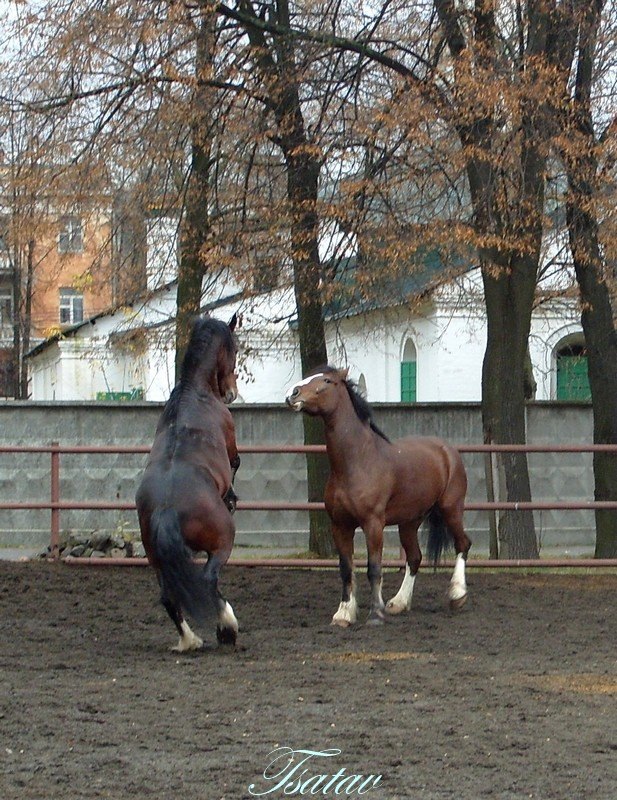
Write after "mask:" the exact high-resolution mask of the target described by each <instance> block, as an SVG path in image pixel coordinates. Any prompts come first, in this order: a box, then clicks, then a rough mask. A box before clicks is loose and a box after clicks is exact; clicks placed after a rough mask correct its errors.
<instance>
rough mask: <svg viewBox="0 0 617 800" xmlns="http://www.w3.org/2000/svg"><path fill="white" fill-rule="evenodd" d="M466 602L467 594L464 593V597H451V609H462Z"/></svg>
mask: <svg viewBox="0 0 617 800" xmlns="http://www.w3.org/2000/svg"><path fill="white" fill-rule="evenodd" d="M466 602H467V595H466V594H464V595H463V596H462V597H454V598H450V611H460V609H461V608H462V607H463V606H464V605H465V603H466Z"/></svg>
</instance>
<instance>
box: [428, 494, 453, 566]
mask: <svg viewBox="0 0 617 800" xmlns="http://www.w3.org/2000/svg"><path fill="white" fill-rule="evenodd" d="M427 522H428V540H427V543H426V552H427V554H428V557H429V559H430V560H431V561H432V562H433V564H434V565H436V564H437V562H438V561H439V559H440V558H441V555H442V553H443V552H444V550H447V549H448V548H449V547H450V546H451V545H452V536H451V534H450V531H449V530H448V526H447V525H446V523H445V521H444V518H443V515H442V513H441V510H440V508H439V506H437V505H434V506H433V507H432V508H431V510H430V511H429V512H428V517H427Z"/></svg>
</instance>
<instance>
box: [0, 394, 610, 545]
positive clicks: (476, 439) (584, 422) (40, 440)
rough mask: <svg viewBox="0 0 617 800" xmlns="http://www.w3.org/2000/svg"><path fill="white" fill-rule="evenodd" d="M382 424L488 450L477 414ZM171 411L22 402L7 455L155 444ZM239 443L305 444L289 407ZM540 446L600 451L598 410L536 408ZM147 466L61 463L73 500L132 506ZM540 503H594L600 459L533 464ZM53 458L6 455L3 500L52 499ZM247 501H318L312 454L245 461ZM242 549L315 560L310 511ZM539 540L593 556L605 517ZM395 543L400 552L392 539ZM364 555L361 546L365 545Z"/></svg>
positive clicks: (8, 540) (280, 517)
mask: <svg viewBox="0 0 617 800" xmlns="http://www.w3.org/2000/svg"><path fill="white" fill-rule="evenodd" d="M374 410H375V418H376V421H377V422H378V424H379V425H380V426H381V427H383V429H384V430H385V431H386V432H387V433H388V434H389V435H390V436H392V437H397V436H402V435H407V434H411V433H417V434H431V435H437V436H440V437H442V438H444V439H446V440H448V441H450V442H452V443H454V444H478V443H480V442H481V441H482V433H481V421H480V410H479V406H478V405H477V404H458V403H454V404H445V405H432V404H426V405H424V404H419V405H414V406H402V405H400V404H383V405H376V406H374ZM160 411H161V405H159V404H155V403H136V404H130V405H129V404H114V403H92V404H89V403H19V402H10V401H9V402H5V403H1V404H0V442H1V443H2V444H24V445H25V444H31V445H34V444H49V443H50V442H52V441H58V442H60V443H61V444H67V445H68V444H101V445H102V444H121V445H131V444H139V445H142V444H143V445H150V444H151V443H152V439H153V435H154V429H155V426H156V422H157V419H158V416H159V414H160ZM232 411H233V414H234V419H235V423H236V430H237V439H238V443H239V444H265V443H300V442H301V441H302V424H301V419H300V417H299V416H298V415H296V414H293V413H292V412H291V411H290V410H288V409H287V408H285V407H284V406H282V405H277V406H273V405H268V406H265V405H264V406H249V405H244V406H243V405H239V406H237V407H232ZM528 438H529V441H530V442H531V443H538V444H543V443H547V444H551V443H559V442H561V443H581V444H584V443H589V442H591V441H592V417H591V410H590V408H589V406H587V405H577V404H550V403H547V404H544V403H538V404H533V405H530V406H529V409H528ZM464 458H465V464H466V467H467V470H468V476H469V492H468V500H469V501H476V502H480V501H483V500H486V487H485V478H484V457H483V456H482V455H465V457H464ZM144 462H145V456H143V455H114V454H101V455H79V454H76V455H63V456H61V496H62V498H63V499H73V500H93V499H100V500H102V499H118V500H122V501H132V499H133V497H134V493H135V488H136V485H137V482H138V480H139V476H140V472H141V470H142V468H143V465H144ZM529 464H530V470H531V480H532V488H533V493H534V499H536V500H553V499H559V500H568V499H578V498H584V499H592V498H593V474H592V458H591V455H590V454H564V453H561V454H532V455H530V456H529ZM49 465H50V458H49V455H48V454H41V455H38V454H6V453H3V454H0V499H2V500H3V501H9V500H27V499H30V500H43V499H48V498H49V487H50V474H49ZM236 490H237V493H238V495H239V496H240V498H241V499H243V500H253V499H258V498H259V499H262V498H263V499H268V500H276V501H293V500H304V499H306V477H305V470H304V458H303V456H301V455H291V454H290V455H270V454H268V455H266V454H255V455H252V454H245V455H244V456H243V459H242V466H241V468H240V471H239V473H238V476H237V482H236ZM49 520H50V513H49V512H48V511H4V510H0V546H12V547H14V546H26V545H27V546H39V545H41V546H43V545H45V544H46V543H47V542H48V537H49ZM236 522H237V527H238V535H237V539H236V541H237V544H238V546H240V547H241V546H242V545H264V546H276V545H279V546H285V547H297V548H298V550H303V549H306V544H307V535H306V531H307V520H306V515H305V514H304V513H303V512H274V511H266V512H238V514H237V515H236ZM536 524H537V533H538V536H539V539H540V543H541V546H542V547H543V548H544V549H545V551H550V552H559V553H566V552H568V553H572V554H590V553H591V552H592V551H593V546H594V536H595V532H594V518H593V513H592V512H588V511H568V512H553V511H544V512H537V513H536ZM466 526H467V528H468V530H469V532H470V535H471V537H472V539H473V540H474V552H476V553H478V552H479V553H482V552H485V551H486V548H487V544H488V515H487V514H486V513H484V512H468V513H467V515H466ZM61 527H62V529H63V530H81V531H84V530H85V531H90V530H97V529H106V530H116V529H121V530H136V528H137V520H136V515H135V513H134V512H131V511H109V512H100V511H99V512H87V511H70V512H69V511H63V512H61ZM389 540H390V541H393V539H392V538H391V537H389ZM357 546H358V549H359V550H360V549H361V546H362V547H363V545H361V542H360V541H359V542H358V545H357Z"/></svg>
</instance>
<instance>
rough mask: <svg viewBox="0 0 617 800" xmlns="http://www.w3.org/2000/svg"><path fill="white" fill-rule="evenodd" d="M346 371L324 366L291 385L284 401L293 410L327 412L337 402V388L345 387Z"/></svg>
mask: <svg viewBox="0 0 617 800" xmlns="http://www.w3.org/2000/svg"><path fill="white" fill-rule="evenodd" d="M347 372H348V370H346V369H334V367H324V368H323V369H322V370H320V371H318V372H315V373H313V374H312V375H309V376H308V377H306V378H304V380H301V381H298V383H296V384H295V385H294V386H292V387H291V388H290V389H289V390H288V392H287V395H286V397H285V402H286V403H287V405H289V406H291V408H293V410H294V411H304V412H305V413H306V414H310V415H321V414H328V413H329V412H331V411H333V410H334V409H335V408H336V406H337V404H338V401H339V390H340V389H341V387H342V388H345V381H346V380H347ZM345 391H347V390H345Z"/></svg>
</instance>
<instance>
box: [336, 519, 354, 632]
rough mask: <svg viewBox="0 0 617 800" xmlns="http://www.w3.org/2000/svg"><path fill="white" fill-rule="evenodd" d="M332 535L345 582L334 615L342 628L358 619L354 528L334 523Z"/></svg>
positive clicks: (337, 623) (342, 579)
mask: <svg viewBox="0 0 617 800" xmlns="http://www.w3.org/2000/svg"><path fill="white" fill-rule="evenodd" d="M332 535H333V537H334V544H335V545H336V549H337V552H338V558H339V570H340V573H341V581H342V584H343V592H342V596H341V602H340V605H339V607H338V609H337V611H336V613H335V614H334V616H333V617H332V624H333V625H338V626H339V627H341V628H347V627H348V626H349V625H353V624H354V623H355V622H356V620H357V619H358V603H357V600H356V581H355V578H354V571H353V537H354V530H353V528H352V529H346V528H341V527H339V526H338V525H335V524H334V523H333V524H332Z"/></svg>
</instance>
